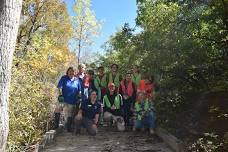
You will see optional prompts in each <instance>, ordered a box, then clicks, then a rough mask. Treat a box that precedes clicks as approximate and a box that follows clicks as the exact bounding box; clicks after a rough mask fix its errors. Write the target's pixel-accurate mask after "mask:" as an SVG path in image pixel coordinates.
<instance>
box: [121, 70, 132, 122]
mask: <svg viewBox="0 0 228 152" xmlns="http://www.w3.org/2000/svg"><path fill="white" fill-rule="evenodd" d="M131 78H132V73H131V72H127V73H126V76H125V79H123V80H122V81H121V83H120V89H119V92H120V94H121V95H122V97H123V107H124V122H125V125H126V126H128V125H130V118H131V117H132V111H131V109H133V108H134V103H135V99H136V89H135V84H134V83H133V81H132V80H131Z"/></svg>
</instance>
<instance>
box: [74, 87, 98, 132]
mask: <svg viewBox="0 0 228 152" xmlns="http://www.w3.org/2000/svg"><path fill="white" fill-rule="evenodd" d="M100 111H101V105H100V103H98V102H97V93H96V91H92V92H91V93H90V97H89V99H88V100H86V101H85V102H82V105H81V108H80V110H79V112H78V114H77V116H76V118H75V131H76V133H80V129H81V127H85V128H86V130H87V131H88V133H89V134H90V135H93V136H95V135H96V133H97V122H98V118H99V114H100Z"/></svg>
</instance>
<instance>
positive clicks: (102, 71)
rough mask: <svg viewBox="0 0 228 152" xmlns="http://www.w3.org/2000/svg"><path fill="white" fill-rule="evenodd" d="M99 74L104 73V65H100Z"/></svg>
mask: <svg viewBox="0 0 228 152" xmlns="http://www.w3.org/2000/svg"><path fill="white" fill-rule="evenodd" d="M97 70H98V74H99V75H103V74H104V67H103V66H100V67H98V69H97Z"/></svg>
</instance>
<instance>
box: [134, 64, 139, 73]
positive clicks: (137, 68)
mask: <svg viewBox="0 0 228 152" xmlns="http://www.w3.org/2000/svg"><path fill="white" fill-rule="evenodd" d="M132 71H133V73H139V66H138V65H133V66H132Z"/></svg>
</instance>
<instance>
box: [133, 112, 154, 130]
mask: <svg viewBox="0 0 228 152" xmlns="http://www.w3.org/2000/svg"><path fill="white" fill-rule="evenodd" d="M135 128H136V129H142V128H152V129H154V128H155V114H154V112H149V113H148V114H147V115H146V116H144V117H143V118H142V120H136V121H135Z"/></svg>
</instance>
